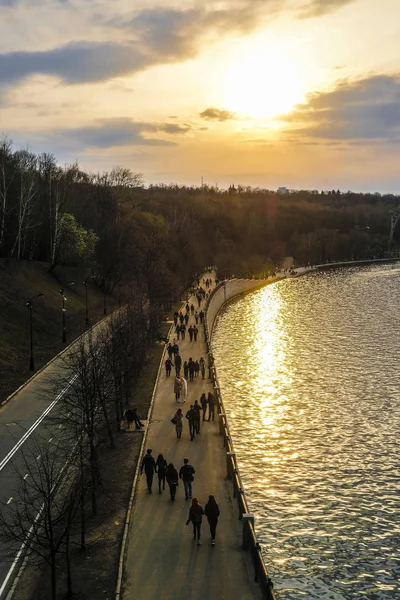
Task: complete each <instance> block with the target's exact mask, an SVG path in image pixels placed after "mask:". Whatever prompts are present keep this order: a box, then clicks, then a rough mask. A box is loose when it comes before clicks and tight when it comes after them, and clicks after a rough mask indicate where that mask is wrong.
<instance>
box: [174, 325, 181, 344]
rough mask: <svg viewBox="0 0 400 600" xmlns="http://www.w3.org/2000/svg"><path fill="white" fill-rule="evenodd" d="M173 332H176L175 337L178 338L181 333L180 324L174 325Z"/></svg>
mask: <svg viewBox="0 0 400 600" xmlns="http://www.w3.org/2000/svg"><path fill="white" fill-rule="evenodd" d="M175 333H176V337H177V338H178V340H179V338H180V335H181V326H180V325H179V324H178V325H177V326H176V327H175Z"/></svg>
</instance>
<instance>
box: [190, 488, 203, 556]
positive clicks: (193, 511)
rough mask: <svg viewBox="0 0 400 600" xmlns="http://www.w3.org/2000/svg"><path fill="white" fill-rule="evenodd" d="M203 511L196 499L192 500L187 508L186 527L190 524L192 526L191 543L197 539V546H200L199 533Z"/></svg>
mask: <svg viewBox="0 0 400 600" xmlns="http://www.w3.org/2000/svg"><path fill="white" fill-rule="evenodd" d="M203 514H204V510H203V507H202V506H201V504H199V500H198V498H193V500H192V504H191V507H190V508H189V516H188V520H187V521H186V525H189V523H190V522H191V523H192V525H193V541H194V542H195V541H196V537H197V545H198V546H200V532H201V523H202V520H203Z"/></svg>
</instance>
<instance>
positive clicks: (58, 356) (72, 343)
mask: <svg viewBox="0 0 400 600" xmlns="http://www.w3.org/2000/svg"><path fill="white" fill-rule="evenodd" d="M120 310H121V309H120V308H117V309H116V310H113V312H112V313H110V314H109V315H106V316H105V317H103V318H102V319H100V321H97V323H95V324H94V325H92V327H90V328H89V329H88V330H87V331H84V332H83V333H81V334H80V335H78V337H77V338H75V339H74V341H73V342H71V343H70V344H69V345H68V346H66V348H63V349H62V350H61V351H60V352H59V353H58V354H56V355H55V356H53V358H51V359H50V360H49V362H47V363H46V364H45V365H43V367H40V369H39V370H38V371H36V373H34V374H33V375H32V376H31V377H29V379H27V380H26V381H24V383H22V384H21V385H20V386H19V388H17V389H16V390H15V391H14V392H13V393H12V394H10V395H9V396H8V397H7V398H6V399H5V400H3V402H1V403H0V408H2V407H3V406H4V405H5V404H7V403H8V402H10V400H12V399H13V398H14V396H16V395H17V394H18V393H19V392H20V391H21V390H22V389H23V388H24V387H25V386H27V385H28V384H29V383H31V381H33V380H34V379H35V377H37V376H38V375H40V373H42V372H43V371H44V370H45V369H47V367H48V366H50V365H51V364H52V363H53V362H54V361H55V360H56V359H57V358H60V356H62V355H63V354H65V353H66V352H67V351H68V350H69V349H70V348H71V346H73V345H74V344H76V342H78V341H79V340H81V339H82V338H83V337H84V336H85V335H88V334H89V333H90V332H92V331H93V330H94V329H95V328H96V327H97V326H98V325H100V323H102V322H103V321H105V320H106V319H109V318H110V317H111V316H112V315H113V314H115V313H117V312H118V311H120Z"/></svg>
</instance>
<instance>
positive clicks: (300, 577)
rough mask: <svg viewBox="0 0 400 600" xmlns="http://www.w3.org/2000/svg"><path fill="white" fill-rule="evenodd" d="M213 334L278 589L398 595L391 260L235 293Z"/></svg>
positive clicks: (398, 345)
mask: <svg viewBox="0 0 400 600" xmlns="http://www.w3.org/2000/svg"><path fill="white" fill-rule="evenodd" d="M212 347H213V352H214V355H215V360H216V366H217V374H218V378H219V383H220V387H221V391H222V396H223V400H224V404H225V408H226V412H227V415H228V419H229V426H230V429H231V433H232V438H233V444H234V447H235V451H236V453H237V458H238V463H239V469H240V473H241V476H242V480H243V483H244V488H245V490H246V493H247V500H248V503H249V506H250V510H251V512H252V513H254V515H255V522H256V531H257V535H258V538H259V541H260V544H261V546H262V551H263V554H264V558H265V562H266V565H267V568H268V570H269V574H270V576H271V578H272V580H273V582H274V586H275V588H274V589H275V592H276V595H277V598H278V600H300V599H301V600H304V599H306V600H311V599H317V598H318V600H328V599H329V600H350V599H351V600H353V599H354V600H356V599H357V600H376V599H385V600H386V599H391V598H396V597H400V445H399V441H400V436H399V430H400V418H399V417H400V264H399V263H395V264H390V265H371V266H368V267H353V268H346V269H335V270H328V271H324V272H316V273H312V274H309V275H306V276H303V277H299V278H298V279H292V280H285V281H282V282H279V283H276V284H273V285H269V286H267V287H265V288H263V289H262V290H259V291H257V292H254V293H252V294H248V295H246V296H245V297H242V298H240V299H238V300H236V301H234V302H232V303H230V304H229V305H228V307H227V308H226V309H224V310H223V311H222V312H221V313H220V316H219V317H218V321H217V326H216V329H215V330H214V334H213V340H212Z"/></svg>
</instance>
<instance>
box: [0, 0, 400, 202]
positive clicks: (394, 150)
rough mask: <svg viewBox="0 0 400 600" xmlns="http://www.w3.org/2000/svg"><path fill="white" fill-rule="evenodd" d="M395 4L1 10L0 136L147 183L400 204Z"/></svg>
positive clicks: (251, 1) (197, 3) (297, 0)
mask: <svg viewBox="0 0 400 600" xmlns="http://www.w3.org/2000/svg"><path fill="white" fill-rule="evenodd" d="M399 35H400V0H379V2H378V1H377V0H185V2H182V0H179V1H178V0H135V2H132V1H128V0H113V1H112V2H110V0H0V135H1V134H5V135H6V136H8V137H9V138H11V139H12V140H13V142H14V145H15V147H16V148H20V147H23V148H29V149H30V150H32V151H34V152H51V153H53V154H54V155H55V156H56V157H57V159H58V161H59V162H60V163H61V164H70V163H73V162H74V161H78V162H79V164H80V165H81V167H82V168H83V169H84V170H86V171H90V172H102V171H104V170H109V169H111V168H112V167H114V166H116V165H121V166H124V167H129V168H130V169H132V171H134V172H140V173H142V174H143V177H144V181H145V183H146V184H151V183H166V184H168V183H178V184H189V185H200V184H201V181H202V178H203V181H204V183H206V184H209V185H218V186H219V187H221V188H224V187H227V186H229V185H230V184H235V185H237V184H241V185H246V186H247V185H250V186H253V187H263V188H268V189H276V188H277V187H279V186H285V187H288V188H295V189H332V188H335V189H337V188H340V189H342V190H348V189H349V190H352V191H373V192H375V191H378V192H395V193H397V192H398V193H400V169H399V164H400V162H399V159H400V44H399V42H398V40H399Z"/></svg>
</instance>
